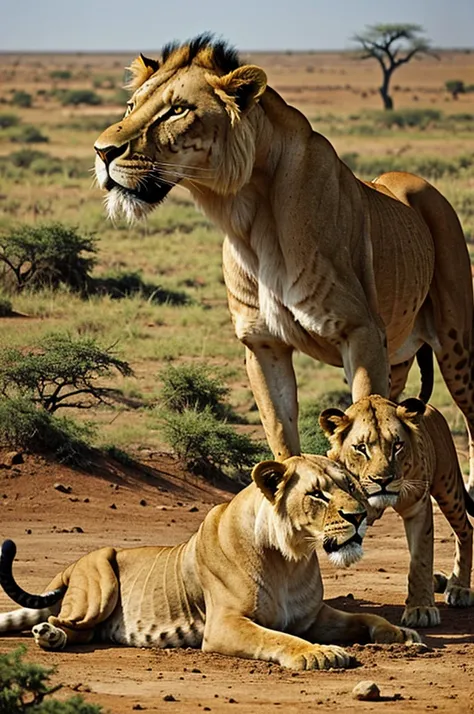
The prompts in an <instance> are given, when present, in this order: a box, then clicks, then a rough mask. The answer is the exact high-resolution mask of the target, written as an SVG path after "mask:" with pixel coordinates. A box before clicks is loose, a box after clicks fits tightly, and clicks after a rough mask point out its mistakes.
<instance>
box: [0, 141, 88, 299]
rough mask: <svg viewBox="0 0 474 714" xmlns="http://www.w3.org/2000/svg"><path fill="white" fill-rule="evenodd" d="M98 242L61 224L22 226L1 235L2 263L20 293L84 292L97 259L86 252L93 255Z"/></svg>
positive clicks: (35, 155) (0, 250) (75, 229)
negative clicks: (58, 289) (65, 289)
mask: <svg viewBox="0 0 474 714" xmlns="http://www.w3.org/2000/svg"><path fill="white" fill-rule="evenodd" d="M31 153H32V156H34V157H35V158H36V157H37V156H38V155H39V156H41V154H35V152H31ZM95 243H96V241H95V238H94V237H93V236H90V235H89V236H81V235H80V234H79V233H78V230H77V228H74V227H70V226H65V225H63V224H62V223H49V224H40V225H36V226H29V225H22V226H19V227H18V228H15V229H13V230H11V231H10V232H8V233H5V234H4V235H0V262H3V263H4V264H5V265H6V266H7V268H8V269H9V271H10V272H11V274H13V276H14V278H15V281H16V287H17V289H18V290H22V289H23V288H25V287H27V286H29V287H34V288H38V287H44V286H45V285H49V286H52V287H56V286H57V285H59V284H61V283H63V284H65V285H68V286H69V287H71V288H73V289H75V290H84V289H85V288H86V286H87V282H88V279H89V271H90V270H91V269H92V267H93V265H94V259H93V258H91V257H85V256H84V255H83V253H94V252H95Z"/></svg>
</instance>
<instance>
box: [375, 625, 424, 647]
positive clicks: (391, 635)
mask: <svg viewBox="0 0 474 714" xmlns="http://www.w3.org/2000/svg"><path fill="white" fill-rule="evenodd" d="M372 642H377V643H378V644H384V645H391V644H395V643H397V642H398V643H400V644H406V645H412V644H415V643H420V642H421V637H420V636H419V634H418V632H415V630H411V629H410V628H408V627H397V626H396V625H391V624H390V623H389V622H387V624H386V625H377V626H376V627H374V629H373V631H372Z"/></svg>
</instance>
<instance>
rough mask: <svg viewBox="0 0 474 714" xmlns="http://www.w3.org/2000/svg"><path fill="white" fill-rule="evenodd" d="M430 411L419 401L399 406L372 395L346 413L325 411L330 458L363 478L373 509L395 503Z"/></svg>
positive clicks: (322, 421) (323, 415)
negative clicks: (418, 431) (420, 425)
mask: <svg viewBox="0 0 474 714" xmlns="http://www.w3.org/2000/svg"><path fill="white" fill-rule="evenodd" d="M424 410H425V405H424V404H423V402H421V401H420V400H418V399H407V400H406V401H405V402H402V403H401V404H395V403H394V402H391V401H390V400H388V399H384V398H383V397H379V396H375V395H372V396H370V397H366V398H364V399H360V400H359V401H358V402H356V403H355V404H352V405H351V406H350V407H349V408H348V409H347V410H346V411H345V412H343V411H341V410H339V409H332V408H330V409H325V410H324V411H323V412H322V413H321V416H320V424H321V427H322V429H323V431H324V432H325V434H326V436H327V437H328V439H329V441H330V444H331V450H330V451H329V452H328V456H329V457H330V458H331V459H334V460H336V461H338V462H340V463H341V464H343V465H344V466H345V468H346V469H348V471H350V472H351V473H352V474H354V475H355V476H356V477H357V478H358V479H359V480H360V482H361V484H362V486H363V487H364V489H365V491H366V492H367V494H368V496H369V503H370V505H371V506H372V507H373V508H376V509H383V508H386V507H387V506H394V505H395V504H396V503H397V501H398V499H399V496H400V490H401V488H402V485H403V480H404V477H405V476H406V474H407V473H408V471H409V470H410V469H411V465H412V463H413V448H414V439H413V434H414V430H415V429H416V426H417V424H418V422H419V419H420V418H421V416H422V414H423V412H424Z"/></svg>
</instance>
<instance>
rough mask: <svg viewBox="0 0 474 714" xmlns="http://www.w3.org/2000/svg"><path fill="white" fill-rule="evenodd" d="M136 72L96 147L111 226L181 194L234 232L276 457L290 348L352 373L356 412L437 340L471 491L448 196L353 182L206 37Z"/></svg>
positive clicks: (228, 264)
mask: <svg viewBox="0 0 474 714" xmlns="http://www.w3.org/2000/svg"><path fill="white" fill-rule="evenodd" d="M152 63H155V64H154V65H153V64H152ZM150 66H151V67H152V69H153V68H154V67H156V71H153V72H152V73H151V74H150ZM134 72H135V74H134V80H133V86H134V87H135V91H134V94H133V96H132V97H131V100H130V103H129V108H128V110H127V113H126V115H125V117H124V118H123V119H122V120H121V121H119V122H117V123H116V124H114V125H112V126H111V127H109V128H108V129H106V130H105V131H104V132H103V133H102V134H101V135H100V137H99V138H98V139H97V141H96V144H95V148H96V151H97V159H96V175H97V179H98V183H99V185H100V186H101V187H102V188H104V189H106V190H107V192H108V193H107V198H106V201H107V205H108V211H109V214H110V215H111V216H115V215H117V214H119V213H122V212H123V213H124V214H125V215H126V216H127V217H128V218H129V219H130V220H132V219H134V218H139V217H141V216H144V215H146V214H147V213H149V212H150V211H151V210H153V209H154V208H155V207H156V206H157V205H158V204H159V203H160V202H161V201H162V200H163V199H164V198H165V197H166V195H167V193H168V192H169V190H170V189H171V188H172V186H174V185H175V184H180V185H182V186H184V187H186V188H187V189H189V191H190V193H191V194H192V196H193V197H194V199H195V201H196V203H197V204H198V205H199V206H200V207H201V208H202V210H203V211H204V212H205V213H206V214H207V215H208V216H209V217H210V218H211V219H212V220H213V221H214V222H215V223H216V224H217V225H218V226H219V227H220V228H221V229H222V231H223V232H224V233H225V234H226V239H225V242H224V249H223V269H224V277H225V282H226V286H227V291H228V299H229V307H230V311H231V314H232V319H233V322H234V325H235V331H236V334H237V336H238V337H239V338H240V339H241V340H242V342H243V343H244V344H245V347H246V363H247V371H248V375H249V379H250V383H251V387H252V391H253V393H254V396H255V399H256V401H257V404H258V408H259V411H260V415H261V419H262V422H263V425H264V428H265V432H266V435H267V438H268V441H269V444H270V447H271V449H272V451H273V453H274V455H275V458H277V459H279V460H282V459H285V458H287V457H288V456H290V455H296V454H299V453H300V441H299V435H298V427H297V424H298V406H297V404H298V402H297V390H296V380H295V375H294V370H293V365H292V355H293V351H294V350H300V351H302V352H304V353H306V354H308V355H310V356H312V357H314V358H315V359H317V360H321V361H323V362H326V363H328V364H332V365H336V366H342V367H344V371H345V375H346V378H347V381H348V383H349V385H350V386H351V389H352V395H353V399H354V400H357V399H359V398H361V397H364V396H368V395H369V394H381V395H383V396H386V397H388V396H390V393H391V392H390V376H391V377H392V385H393V388H392V395H394V394H395V393H398V392H400V391H401V389H402V388H403V385H404V384H405V381H406V376H407V372H408V369H409V368H410V365H411V363H412V360H413V357H414V355H415V354H416V353H417V352H418V350H419V349H420V347H422V346H423V345H424V344H427V345H429V346H431V348H432V349H433V351H434V353H435V354H436V357H437V360H438V362H439V364H440V369H441V372H442V374H443V377H444V380H445V382H446V385H447V387H448V389H449V390H450V392H451V394H452V395H453V398H454V400H455V401H456V403H457V405H458V406H459V407H460V409H461V410H462V411H463V413H464V415H465V417H466V419H467V422H468V427H469V431H470V445H471V452H470V456H471V465H472V468H471V474H472V475H471V480H470V486H471V487H472V489H473V490H474V448H473V438H472V436H473V434H474V378H473V376H474V375H471V365H472V364H473V363H474V358H473V344H472V326H473V293H472V284H471V272H470V261H469V255H468V251H467V248H466V243H465V240H464V236H463V233H462V229H461V226H460V223H459V220H458V218H457V216H456V214H455V212H454V210H453V209H452V207H451V206H450V204H449V203H448V202H447V201H446V199H445V198H444V197H443V196H442V195H441V194H440V193H439V192H438V191H437V190H436V189H435V188H434V187H433V186H431V185H430V184H429V183H427V182H426V181H424V180H423V179H422V178H420V177H417V176H413V175H411V174H408V173H401V172H390V173H387V174H383V175H382V176H380V177H379V178H377V179H376V180H374V181H373V182H371V183H366V182H363V181H360V180H358V179H357V178H356V177H355V176H354V175H353V173H352V172H351V171H350V170H349V168H348V167H347V166H346V165H345V164H344V163H343V162H342V161H341V160H340V159H339V158H338V156H337V154H336V152H335V151H334V148H333V147H332V146H331V144H330V143H329V142H328V141H327V140H326V139H325V138H324V137H323V136H321V135H320V134H318V133H316V132H314V131H313V130H312V128H311V125H310V124H309V122H308V120H307V119H306V118H305V117H304V116H303V115H302V114H301V113H300V112H299V111H298V110H297V109H295V108H293V107H291V106H289V105H288V104H286V102H285V101H284V100H283V99H282V97H281V96H279V95H278V93H277V92H275V91H274V90H273V89H271V88H270V87H268V86H267V82H266V75H265V73H264V71H263V70H262V69H261V68H259V67H256V66H253V65H243V66H242V65H241V63H240V61H239V59H238V57H237V55H236V54H235V52H234V51H233V50H231V49H229V48H228V47H226V46H225V45H224V44H223V43H213V42H212V41H211V39H210V38H209V37H208V36H204V37H198V38H196V39H195V40H193V41H191V42H190V43H186V44H184V45H172V46H168V47H166V48H165V50H164V51H163V55H162V57H161V58H160V59H159V60H146V59H145V58H142V59H141V60H140V61H139V62H138V63H137V64H136V65H135V70H134Z"/></svg>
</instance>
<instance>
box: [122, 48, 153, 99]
mask: <svg viewBox="0 0 474 714" xmlns="http://www.w3.org/2000/svg"><path fill="white" fill-rule="evenodd" d="M159 68H160V63H159V62H158V60H154V59H150V57H145V55H142V54H141V53H140V55H139V56H138V57H136V58H135V59H134V60H133V62H132V64H131V65H130V67H128V68H127V69H128V70H129V71H130V73H131V75H132V76H131V79H130V81H129V82H127V84H126V88H127V89H131V90H133V91H135V89H138V87H141V85H142V84H144V83H145V82H146V81H147V79H149V78H150V77H151V75H152V74H154V73H155V72H156V71H157V70H158V69H159Z"/></svg>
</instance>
